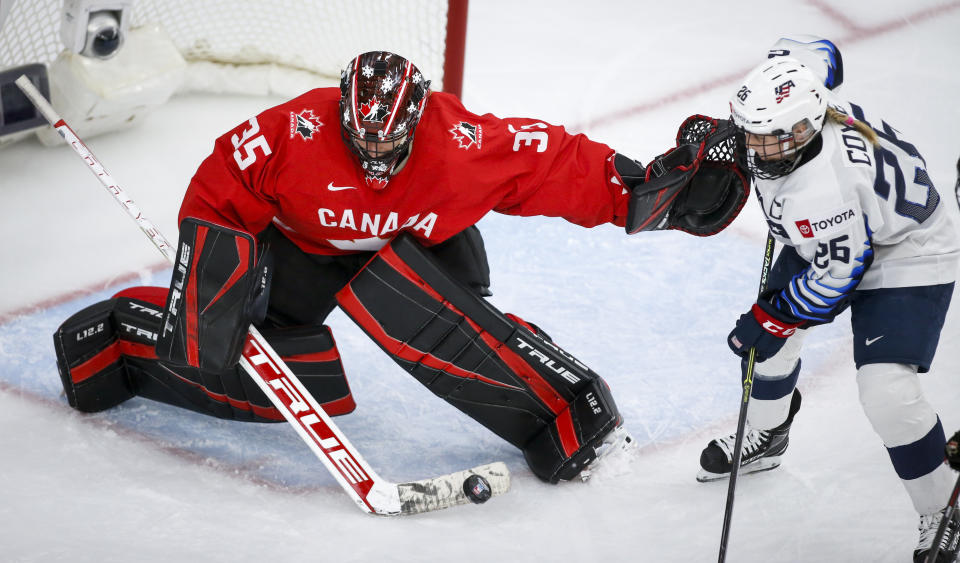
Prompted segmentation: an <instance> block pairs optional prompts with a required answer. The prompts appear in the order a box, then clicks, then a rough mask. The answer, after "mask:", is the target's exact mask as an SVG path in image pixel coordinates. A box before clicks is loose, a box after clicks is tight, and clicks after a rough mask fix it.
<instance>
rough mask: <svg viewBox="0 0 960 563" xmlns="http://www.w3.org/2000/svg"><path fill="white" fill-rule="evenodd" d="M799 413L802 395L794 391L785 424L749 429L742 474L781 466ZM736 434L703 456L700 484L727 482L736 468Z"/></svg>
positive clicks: (716, 441)
mask: <svg viewBox="0 0 960 563" xmlns="http://www.w3.org/2000/svg"><path fill="white" fill-rule="evenodd" d="M799 410H800V392H799V391H797V390H794V392H793V398H792V399H791V402H790V413H789V415H788V416H787V420H786V421H784V423H783V424H781V425H780V426H777V427H776V428H773V429H771V430H754V429H751V428H750V427H749V426H748V427H747V428H746V431H745V432H744V435H743V444H742V446H741V450H740V472H739V474H740V475H749V474H750V473H758V472H760V471H769V470H771V469H776V468H777V467H779V466H780V459H781V457H782V456H783V453H784V452H785V451H786V450H787V446H788V445H789V444H790V425H791V424H792V423H793V417H794V415H796V414H797V411H799ZM736 437H737V436H736V434H731V435H729V436H725V437H723V438H716V439H714V440H711V441H710V443H709V444H707V447H706V448H704V449H703V452H702V453H701V454H700V468H701V469H700V472H699V473H697V481H700V482H701V483H705V482H708V481H716V480H719V479H726V478H727V477H729V476H730V468H731V467H732V466H733V447H734V444H735V442H736Z"/></svg>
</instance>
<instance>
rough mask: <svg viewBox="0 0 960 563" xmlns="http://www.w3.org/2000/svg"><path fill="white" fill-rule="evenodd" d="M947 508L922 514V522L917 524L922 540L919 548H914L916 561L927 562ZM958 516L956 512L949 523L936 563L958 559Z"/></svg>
mask: <svg viewBox="0 0 960 563" xmlns="http://www.w3.org/2000/svg"><path fill="white" fill-rule="evenodd" d="M945 510H946V509H944V510H941V511H940V512H934V513H933V514H924V515H921V516H920V524H919V526H917V527H918V528H919V530H920V541H919V542H918V543H917V549H915V550H913V561H914V563H926V561H927V556H928V555H929V554H930V549H931V548H932V547H933V541H934V540H935V539H936V537H937V529H938V528H939V527H940V521H941V520H943V514H944V512H945ZM957 524H958V523H957V516H956V513H954V515H953V517H952V518H951V519H950V522H948V523H947V529H946V530H945V531H944V533H943V538H942V539H941V540H940V553H938V554H937V558H936V559H935V560H934V563H953V562H955V561H956V560H957V548H958V543H960V535H958V534H957V527H958V526H957Z"/></svg>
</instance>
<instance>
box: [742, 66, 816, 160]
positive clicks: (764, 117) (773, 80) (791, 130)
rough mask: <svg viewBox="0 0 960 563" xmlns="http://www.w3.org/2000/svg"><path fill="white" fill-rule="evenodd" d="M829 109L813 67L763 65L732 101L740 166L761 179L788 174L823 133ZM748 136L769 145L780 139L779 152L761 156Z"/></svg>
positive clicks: (751, 75)
mask: <svg viewBox="0 0 960 563" xmlns="http://www.w3.org/2000/svg"><path fill="white" fill-rule="evenodd" d="M826 111H827V94H826V87H825V86H824V85H823V82H822V81H821V79H820V78H819V77H817V75H816V74H814V73H813V72H812V71H811V70H810V69H809V68H808V67H806V66H805V65H804V64H803V63H801V62H800V61H798V60H797V59H794V58H792V57H775V58H772V59H768V60H766V61H764V62H763V63H762V64H761V65H759V66H758V67H756V68H755V69H753V70H752V71H750V73H749V74H747V76H746V78H744V79H743V83H742V84H741V86H740V87H739V88H738V89H737V91H736V92H735V93H734V95H733V96H732V97H731V98H730V115H731V119H732V120H733V123H734V125H735V126H736V127H737V129H738V131H739V134H738V137H737V152H738V155H737V156H738V159H740V164H741V165H742V166H743V167H744V168H745V169H747V170H749V171H750V173H751V174H753V175H754V176H755V177H757V178H776V177H779V176H783V175H786V174H789V173H790V172H791V171H793V169H794V168H796V166H797V163H798V162H799V161H800V156H801V154H802V153H803V150H804V149H805V148H806V147H808V146H809V145H810V143H811V142H812V141H813V140H814V139H815V138H816V136H817V134H819V133H820V131H821V130H823V122H824V118H825V117H826ZM747 133H750V134H752V135H753V136H762V137H765V138H766V139H767V140H768V141H771V139H770V137H772V136H775V137H776V140H775V145H774V144H773V142H772V141H771V146H774V147H775V150H773V151H770V150H767V151H765V153H764V154H758V153H757V152H756V150H754V149H752V148H750V147H749V146H748V143H747V139H746V134H747Z"/></svg>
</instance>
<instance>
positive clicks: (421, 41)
mask: <svg viewBox="0 0 960 563" xmlns="http://www.w3.org/2000/svg"><path fill="white" fill-rule="evenodd" d="M125 1H126V2H127V3H128V4H130V6H129V10H128V13H129V18H128V20H127V21H128V22H129V29H130V31H131V33H132V32H134V31H135V30H138V29H156V30H158V31H159V33H162V34H163V36H164V37H165V38H168V41H169V43H172V45H174V46H175V48H176V51H179V53H180V56H182V58H183V60H184V61H185V63H186V67H185V68H186V71H185V72H183V73H182V79H181V78H178V82H180V83H179V84H177V86H176V90H175V93H178V94H179V93H183V92H191V91H200V92H215V93H245V94H263V95H277V96H281V97H293V96H296V95H299V94H300V93H302V92H303V91H305V90H307V89H309V88H312V87H317V86H331V85H336V84H338V82H339V77H340V71H341V69H342V68H343V67H344V65H346V64H347V62H348V61H350V60H351V59H352V58H353V57H355V56H356V55H358V54H359V53H362V52H365V51H371V50H384V51H391V52H394V53H397V54H399V55H402V56H404V57H406V58H408V59H410V60H411V61H412V62H413V63H414V64H416V65H417V67H418V68H419V69H420V70H421V71H422V72H423V73H424V75H425V76H426V77H427V78H428V79H430V80H431V88H432V89H434V90H444V91H447V92H452V93H454V94H457V95H460V89H461V83H462V73H463V57H464V44H465V36H466V13H467V0H409V1H402V2H401V1H396V0H364V1H362V2H359V1H356V0H125ZM101 4H102V5H104V6H109V5H110V1H109V0H104V1H103V2H101ZM63 12H64V0H0V73H2V72H3V71H4V70H5V69H11V68H12V67H20V66H22V65H27V64H33V63H39V64H42V65H44V66H45V67H47V68H49V69H53V67H55V66H57V65H59V64H61V63H62V59H63V58H64V57H65V56H73V57H74V58H76V57H79V55H75V54H71V53H69V50H67V49H66V48H65V46H64V44H63V43H62V42H61V36H60V28H61V20H62V14H63ZM131 33H128V34H127V35H128V36H130V35H131ZM129 44H130V43H127V45H129ZM127 45H125V46H124V47H122V48H121V53H120V54H123V53H122V51H123V50H124V49H126V48H127ZM118 57H119V55H118ZM128 58H129V53H128ZM134 63H136V61H134ZM112 64H117V63H112ZM128 64H129V63H128ZM137 66H138V65H137V64H133V65H132V66H128V68H133V70H132V72H133V73H135V72H137ZM56 74H57V73H56V72H55V71H51V75H50V82H51V84H50V88H51V91H52V93H53V94H54V97H53V99H52V101H53V103H54V105H55V106H58V105H60V102H61V101H62V100H58V99H57V94H63V93H64V92H63V89H64V87H61V89H60V92H58V91H57V84H56V82H57V78H58V77H57V75H56ZM114 74H116V73H114ZM89 103H91V102H88V105H89ZM67 113H68V114H69V113H70V112H69V111H68V112H67ZM82 117H83V116H82V115H77V116H75V119H76V118H82ZM0 125H2V124H0Z"/></svg>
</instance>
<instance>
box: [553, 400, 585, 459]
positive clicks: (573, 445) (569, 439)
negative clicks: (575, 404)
mask: <svg viewBox="0 0 960 563" xmlns="http://www.w3.org/2000/svg"><path fill="white" fill-rule="evenodd" d="M555 424H556V425H557V434H559V435H560V445H562V446H563V453H564V454H565V455H566V456H567V457H570V456H572V455H573V454H574V452H576V451H577V450H579V449H580V441H579V440H577V431H576V430H575V429H574V427H573V415H572V414H571V413H570V409H566V410H564V411H563V412H562V413H560V414H558V415H557V420H556V422H555Z"/></svg>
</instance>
